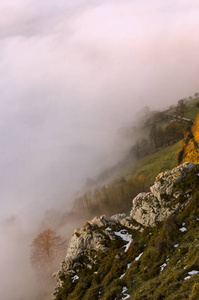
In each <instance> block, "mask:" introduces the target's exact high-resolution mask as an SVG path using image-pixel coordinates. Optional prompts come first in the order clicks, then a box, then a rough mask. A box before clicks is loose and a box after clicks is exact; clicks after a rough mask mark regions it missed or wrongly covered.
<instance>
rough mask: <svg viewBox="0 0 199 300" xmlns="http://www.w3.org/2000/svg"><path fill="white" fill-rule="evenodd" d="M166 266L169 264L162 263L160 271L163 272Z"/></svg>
mask: <svg viewBox="0 0 199 300" xmlns="http://www.w3.org/2000/svg"><path fill="white" fill-rule="evenodd" d="M166 266H167V264H166V263H164V264H163V265H161V266H160V272H162V271H163V270H164V268H165V267H166Z"/></svg>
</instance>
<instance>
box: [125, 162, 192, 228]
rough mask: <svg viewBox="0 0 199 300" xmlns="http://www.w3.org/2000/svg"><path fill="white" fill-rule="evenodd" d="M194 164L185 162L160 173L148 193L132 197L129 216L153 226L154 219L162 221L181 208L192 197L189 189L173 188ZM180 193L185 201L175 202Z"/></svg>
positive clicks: (145, 224) (143, 223)
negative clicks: (175, 189) (176, 189)
mask: <svg viewBox="0 0 199 300" xmlns="http://www.w3.org/2000/svg"><path fill="white" fill-rule="evenodd" d="M194 165H195V164H194V163H192V162H186V163H184V164H183V165H180V166H178V167H176V168H174V169H173V170H172V171H170V172H164V173H160V174H159V175H158V176H157V177H156V179H155V182H154V185H153V186H151V187H150V192H149V193H140V194H139V195H137V196H136V197H135V198H134V199H133V202H132V204H133V205H132V210H131V212H130V216H131V217H132V218H133V219H134V220H136V221H137V222H138V223H140V224H142V225H144V226H155V222H156V221H162V220H163V219H164V218H166V217H168V216H170V215H171V214H173V213H175V212H176V211H177V210H179V209H182V208H183V207H184V206H185V205H186V204H187V203H188V202H189V201H190V199H191V198H192V195H191V190H190V189H188V190H186V191H183V192H182V191H181V190H178V191H175V192H174V188H175V186H176V184H177V183H179V182H180V181H181V180H182V179H183V178H184V177H185V176H186V174H187V172H189V170H190V169H191V168H193V167H194ZM182 195H183V197H184V198H185V201H184V202H183V203H180V202H176V199H178V198H179V197H180V196H182Z"/></svg>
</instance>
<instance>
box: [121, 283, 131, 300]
mask: <svg viewBox="0 0 199 300" xmlns="http://www.w3.org/2000/svg"><path fill="white" fill-rule="evenodd" d="M126 291H127V287H126V286H124V287H123V289H122V294H124V297H122V300H125V299H128V298H129V297H130V295H128V294H125V293H126Z"/></svg>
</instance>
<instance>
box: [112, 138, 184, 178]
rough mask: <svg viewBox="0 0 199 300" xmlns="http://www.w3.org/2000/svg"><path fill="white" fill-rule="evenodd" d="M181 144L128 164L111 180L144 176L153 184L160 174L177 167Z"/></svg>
mask: <svg viewBox="0 0 199 300" xmlns="http://www.w3.org/2000/svg"><path fill="white" fill-rule="evenodd" d="M181 144H182V141H180V142H178V143H175V144H174V145H171V146H168V147H165V148H163V149H160V150H158V151H157V152H155V153H152V154H149V155H147V156H145V157H143V158H141V159H139V160H138V161H137V162H135V161H132V162H131V163H128V164H126V165H125V166H124V167H123V168H122V169H121V170H120V172H118V173H117V174H116V175H115V176H114V177H113V178H111V181H112V182H113V181H114V180H117V179H119V178H121V177H123V176H124V177H125V178H128V177H130V176H135V177H136V176H139V175H140V174H144V175H145V176H147V177H149V178H150V180H151V183H153V181H154V179H155V177H156V176H157V175H158V174H159V173H160V172H164V171H167V170H171V169H173V168H174V167H176V166H177V154H178V153H179V151H180V149H181Z"/></svg>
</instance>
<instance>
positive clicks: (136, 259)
mask: <svg viewBox="0 0 199 300" xmlns="http://www.w3.org/2000/svg"><path fill="white" fill-rule="evenodd" d="M142 254H143V252H142V253H140V254H139V255H138V256H137V257H136V258H135V261H138V260H139V259H140V257H141V256H142Z"/></svg>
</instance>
